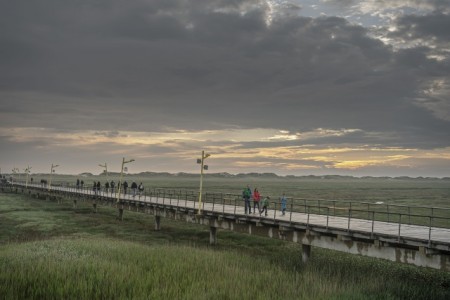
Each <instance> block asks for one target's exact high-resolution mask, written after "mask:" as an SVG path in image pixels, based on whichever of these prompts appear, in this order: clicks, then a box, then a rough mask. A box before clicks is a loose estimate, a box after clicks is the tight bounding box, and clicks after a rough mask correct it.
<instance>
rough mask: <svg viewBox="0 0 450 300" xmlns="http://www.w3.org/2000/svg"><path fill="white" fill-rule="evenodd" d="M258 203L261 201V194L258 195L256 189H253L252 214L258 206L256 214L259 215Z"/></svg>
mask: <svg viewBox="0 0 450 300" xmlns="http://www.w3.org/2000/svg"><path fill="white" fill-rule="evenodd" d="M259 201H261V194H260V193H259V191H258V189H257V188H255V190H254V191H253V213H254V214H255V213H256V207H257V206H258V212H259V213H260V214H261V211H260V207H259Z"/></svg>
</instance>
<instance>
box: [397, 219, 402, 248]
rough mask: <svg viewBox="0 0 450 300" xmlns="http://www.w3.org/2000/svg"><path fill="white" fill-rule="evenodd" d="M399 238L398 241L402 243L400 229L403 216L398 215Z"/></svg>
mask: <svg viewBox="0 0 450 300" xmlns="http://www.w3.org/2000/svg"><path fill="white" fill-rule="evenodd" d="M398 216H399V218H398V237H397V240H398V241H399V242H400V228H401V227H402V214H398Z"/></svg>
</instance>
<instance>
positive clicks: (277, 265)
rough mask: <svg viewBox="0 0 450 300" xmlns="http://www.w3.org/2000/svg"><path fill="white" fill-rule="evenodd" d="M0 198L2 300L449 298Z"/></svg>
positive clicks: (341, 260)
mask: <svg viewBox="0 0 450 300" xmlns="http://www.w3.org/2000/svg"><path fill="white" fill-rule="evenodd" d="M116 215H117V212H116V210H114V209H112V208H109V207H100V208H99V210H98V212H97V213H93V211H92V208H91V207H90V206H88V204H87V203H80V205H79V206H78V207H77V208H76V209H73V208H72V205H71V203H70V202H69V201H67V202H65V203H62V204H57V203H55V202H50V201H45V200H38V199H34V198H28V197H26V196H23V195H15V194H0V224H1V226H0V270H1V272H0V295H2V298H4V299H449V298H450V273H448V272H447V273H445V272H440V271H436V270H431V269H425V268H417V267H413V266H408V265H403V264H396V263H391V262H387V261H382V260H377V259H371V258H366V257H360V256H354V255H346V254H343V253H339V252H332V251H327V250H323V249H318V248H313V250H312V256H311V259H310V261H309V262H308V264H306V265H304V264H303V263H302V262H301V255H300V249H299V246H298V245H296V244H293V243H287V242H282V241H279V240H272V239H267V238H262V237H256V236H248V235H243V234H236V233H233V232H228V231H220V232H219V233H218V245H216V246H214V247H211V246H209V244H208V241H209V231H208V228H207V227H202V226H200V225H195V224H187V223H184V222H176V221H171V220H168V219H162V230H161V231H158V232H155V231H153V226H154V219H153V217H151V216H149V215H146V214H139V213H132V212H128V211H126V212H125V219H124V221H123V222H120V221H118V220H117V219H116Z"/></svg>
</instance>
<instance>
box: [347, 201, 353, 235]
mask: <svg viewBox="0 0 450 300" xmlns="http://www.w3.org/2000/svg"><path fill="white" fill-rule="evenodd" d="M351 206H352V203H351V202H350V207H351ZM351 217H352V209H351V208H350V209H349V210H348V228H347V231H350V219H351Z"/></svg>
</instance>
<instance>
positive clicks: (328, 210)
mask: <svg viewBox="0 0 450 300" xmlns="http://www.w3.org/2000/svg"><path fill="white" fill-rule="evenodd" d="M329 215H330V208H329V207H328V206H327V229H328V217H329Z"/></svg>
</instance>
